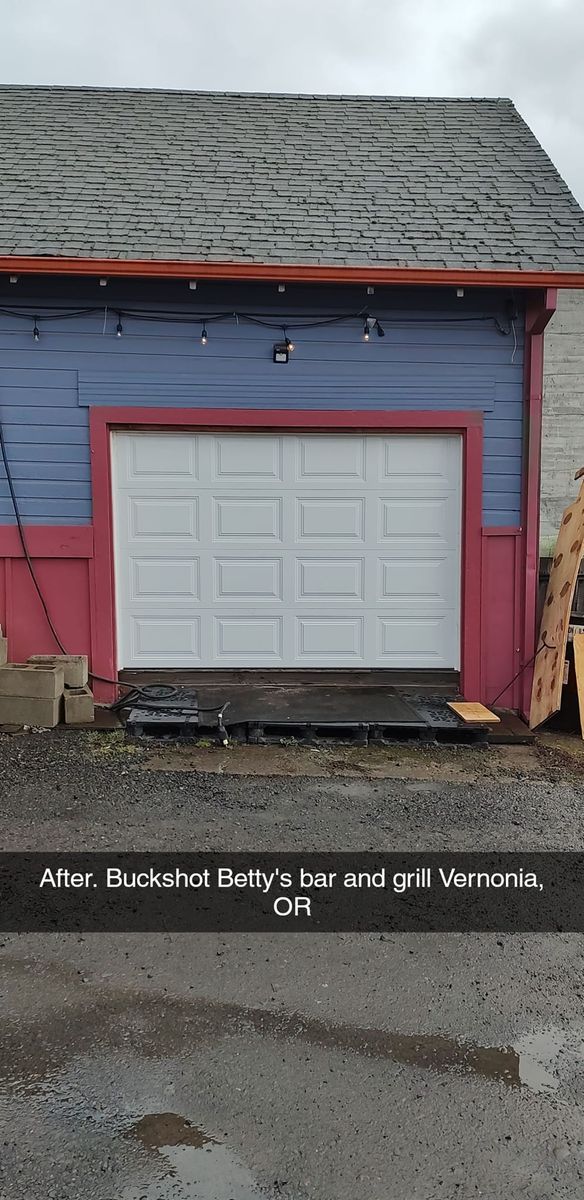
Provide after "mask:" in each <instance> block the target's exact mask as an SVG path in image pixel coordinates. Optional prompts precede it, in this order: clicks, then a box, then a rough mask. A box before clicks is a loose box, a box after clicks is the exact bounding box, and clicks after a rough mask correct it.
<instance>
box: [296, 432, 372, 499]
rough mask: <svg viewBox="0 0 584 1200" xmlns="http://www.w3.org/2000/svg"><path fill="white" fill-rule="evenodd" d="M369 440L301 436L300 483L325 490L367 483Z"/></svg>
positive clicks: (297, 474)
mask: <svg viewBox="0 0 584 1200" xmlns="http://www.w3.org/2000/svg"><path fill="white" fill-rule="evenodd" d="M365 451H366V441H365V438H364V437H362V438H356V437H351V438H347V437H333V438H331V437H324V436H320V437H315V436H313V437H305V438H303V437H300V438H298V439H297V455H296V481H297V482H298V483H303V482H304V481H305V480H308V481H309V486H310V484H311V483H313V482H316V483H318V485H319V486H321V487H331V486H333V487H334V486H336V485H337V483H350V484H352V485H354V484H356V483H362V484H363V483H365V478H366V477H365Z"/></svg>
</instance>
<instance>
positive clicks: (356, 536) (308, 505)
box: [296, 496, 365, 542]
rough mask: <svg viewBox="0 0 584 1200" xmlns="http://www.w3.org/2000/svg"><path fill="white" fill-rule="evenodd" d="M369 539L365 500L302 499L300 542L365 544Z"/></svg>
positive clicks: (300, 504)
mask: <svg viewBox="0 0 584 1200" xmlns="http://www.w3.org/2000/svg"><path fill="white" fill-rule="evenodd" d="M364 538H365V500H364V499H358V498H355V499H347V498H345V497H343V496H329V497H324V496H311V497H299V499H298V501H297V517H296V540H297V541H298V542H303V541H318V542H328V541H331V540H335V541H337V540H343V541H352V542H362V541H363V540H364Z"/></svg>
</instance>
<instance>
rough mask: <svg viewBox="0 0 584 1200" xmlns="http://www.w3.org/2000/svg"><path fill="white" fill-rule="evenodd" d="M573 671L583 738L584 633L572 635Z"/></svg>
mask: <svg viewBox="0 0 584 1200" xmlns="http://www.w3.org/2000/svg"><path fill="white" fill-rule="evenodd" d="M573 646H574V670H575V672H576V688H577V690H578V708H579V710H580V732H581V734H582V737H583V738H584V633H575V634H574V641H573Z"/></svg>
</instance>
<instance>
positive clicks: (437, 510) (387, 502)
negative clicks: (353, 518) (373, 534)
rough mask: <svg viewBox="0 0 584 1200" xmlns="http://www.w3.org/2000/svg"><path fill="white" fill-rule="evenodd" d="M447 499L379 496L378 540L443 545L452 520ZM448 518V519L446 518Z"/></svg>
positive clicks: (445, 542) (447, 543)
mask: <svg viewBox="0 0 584 1200" xmlns="http://www.w3.org/2000/svg"><path fill="white" fill-rule="evenodd" d="M450 507H451V505H450V499H449V497H445V498H444V499H442V498H438V497H431V498H430V497H429V498H428V499H426V500H421V499H403V498H398V497H388V496H385V497H381V499H380V501H379V529H380V533H379V540H380V541H381V542H387V541H398V540H400V541H407V542H408V543H409V544H411V543H412V542H418V543H419V542H422V541H423V542H434V543H436V544H438V545H440V546H442V547H444V548H446V547H447V546H448V545H449V539H448V534H449V533H450V531H451V529H452V527H453V525H454V522H453V521H452V517H451V514H449V511H448V510H449V508H450ZM449 518H450V519H449Z"/></svg>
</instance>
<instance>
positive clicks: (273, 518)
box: [112, 432, 461, 668]
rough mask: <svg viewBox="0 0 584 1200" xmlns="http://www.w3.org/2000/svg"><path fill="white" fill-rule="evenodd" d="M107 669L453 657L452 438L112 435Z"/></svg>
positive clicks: (456, 560)
mask: <svg viewBox="0 0 584 1200" xmlns="http://www.w3.org/2000/svg"><path fill="white" fill-rule="evenodd" d="M112 457H113V489H114V490H113V507H114V527H115V549H116V590H117V632H118V663H119V666H120V667H215V666H216V667H426V668H427V667H430V668H431V667H454V668H458V666H459V642H460V632H459V625H460V615H459V614H460V529H461V461H460V460H461V442H460V438H459V437H458V436H453V435H445V436H443V435H431V434H428V435H426V434H412V435H409V434H407V435H406V434H395V435H392V436H378V435H371V436H370V435H363V434H350V435H343V434H339V435H338V436H336V435H335V436H329V435H328V434H326V435H325V434H322V435H318V434H314V435H305V434H298V435H292V434H282V435H280V434H276V435H272V434H261V433H251V432H250V433H243V434H239V433H216V434H215V433H201V434H197V433H117V434H114V435H113V455H112Z"/></svg>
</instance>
